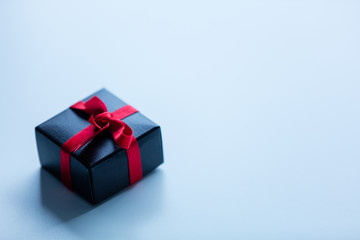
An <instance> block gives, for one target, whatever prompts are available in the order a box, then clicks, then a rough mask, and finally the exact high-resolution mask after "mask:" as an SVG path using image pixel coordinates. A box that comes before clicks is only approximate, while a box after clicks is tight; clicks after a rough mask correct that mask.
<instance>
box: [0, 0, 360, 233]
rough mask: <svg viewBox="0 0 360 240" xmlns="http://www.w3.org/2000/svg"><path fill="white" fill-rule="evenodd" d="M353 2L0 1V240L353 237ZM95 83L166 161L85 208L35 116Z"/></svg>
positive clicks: (358, 119)
mask: <svg viewBox="0 0 360 240" xmlns="http://www.w3.org/2000/svg"><path fill="white" fill-rule="evenodd" d="M359 66H360V2H359V1H340V0H339V1H226V0H225V1H223V0H221V1H220V0H219V1H205V0H204V1H197V0H195V1H194V0H189V1H187V0H181V1H165V0H164V1H161V0H155V1H143V0H135V1H124V0H120V1H106V0H105V1H73V0H72V1H69V0H65V1H45V0H44V1H20V0H14V1H10V0H9V1H6V0H3V1H1V2H0V81H1V94H0V101H1V102H0V104H1V105H0V107H1V117H0V126H1V138H0V146H1V147H0V150H1V167H0V191H1V192H0V194H1V196H0V239H341V240H344V239H345V240H346V239H360V174H359V172H360V162H359V160H360V152H359V144H360V113H359V108H360V95H359V91H360V82H359V81H360V70H359ZM101 87H106V88H108V89H109V90H110V91H112V92H113V93H114V94H116V95H118V96H119V97H121V98H122V99H124V100H125V101H127V102H128V103H130V104H132V105H133V106H135V107H136V108H138V109H139V110H141V111H142V112H143V113H144V114H145V115H147V116H148V117H149V118H151V119H152V120H154V121H155V122H157V123H159V124H160V125H161V126H162V131H163V141H164V151H165V152H164V155H165V161H166V162H165V164H164V165H162V166H161V167H160V168H159V169H158V170H157V171H155V172H154V173H153V174H151V175H150V176H148V177H147V178H145V179H144V180H143V181H141V182H140V183H138V184H136V185H135V186H134V187H133V188H131V189H128V190H127V191H124V192H122V193H121V194H118V195H116V196H115V197H113V198H111V199H110V200H109V201H106V202H105V203H103V204H101V205H99V206H97V207H96V208H92V207H91V206H90V205H88V204H87V203H85V202H84V201H83V200H82V199H80V198H79V197H77V196H75V195H74V194H72V193H71V192H69V191H68V190H66V189H65V188H64V187H63V186H62V184H61V183H60V182H59V181H57V180H56V179H54V178H53V177H52V176H50V175H49V174H47V173H46V172H44V171H41V170H40V165H39V162H38V156H37V152H36V145H35V137H34V127H35V126H36V125H38V124H40V123H41V122H43V121H45V120H46V119H48V118H50V117H51V116H53V115H55V114H57V113H58V112H60V111H62V110H64V109H65V108H66V107H68V106H69V105H71V104H73V103H74V102H76V101H78V100H79V99H81V98H83V97H86V96H87V95H89V94H90V93H92V92H94V91H96V90H98V89H99V88H101Z"/></svg>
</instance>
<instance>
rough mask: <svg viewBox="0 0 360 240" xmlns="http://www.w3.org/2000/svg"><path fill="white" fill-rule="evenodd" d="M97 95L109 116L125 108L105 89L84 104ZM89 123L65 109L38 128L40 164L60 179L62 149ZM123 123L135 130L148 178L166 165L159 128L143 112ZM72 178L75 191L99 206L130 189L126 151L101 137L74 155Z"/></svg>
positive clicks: (72, 158)
mask: <svg viewBox="0 0 360 240" xmlns="http://www.w3.org/2000/svg"><path fill="white" fill-rule="evenodd" d="M94 95H96V96H98V97H99V98H100V99H101V100H102V101H103V102H104V103H105V104H106V106H107V108H108V111H110V112H112V111H115V110H116V109H118V108H120V107H122V106H124V105H126V103H125V102H123V101H122V100H120V99H119V98H117V97H115V96H114V95H113V94H111V93H110V92H109V91H107V90H106V89H102V90H100V91H98V92H96V93H94V94H92V95H90V96H89V97H87V98H86V99H84V101H86V100H87V99H89V98H91V97H92V96H94ZM134 107H136V106H134ZM87 119H88V116H87V115H85V114H82V113H79V112H78V111H74V110H71V109H66V110H65V111H63V112H61V113H59V114H58V115H56V116H55V117H53V118H51V119H49V120H48V121H46V122H44V123H42V124H40V125H39V126H37V127H36V128H35V132H36V142H37V147H38V152H39V158H40V163H41V165H42V166H43V167H44V168H45V169H46V170H48V171H49V172H50V173H51V174H52V175H54V176H55V177H57V178H58V179H60V147H61V145H62V144H63V143H64V142H66V141H67V140H68V139H69V138H71V137H72V136H73V135H75V134H76V133H78V132H80V131H81V130H82V129H84V128H85V127H87V126H88V125H89V123H88V121H87ZM123 121H124V122H126V123H127V124H128V125H129V126H130V127H131V128H132V129H133V132H134V136H135V137H136V139H137V141H138V144H139V147H140V154H141V161H142V170H143V175H146V174H147V173H149V172H151V171H152V170H153V169H155V168H156V167H157V166H158V165H160V164H161V163H162V162H163V153H162V140H161V131H160V127H159V126H158V125H157V124H155V123H154V122H152V121H151V120H149V119H148V118H146V117H145V116H144V115H142V114H141V113H140V112H138V113H135V114H133V115H131V116H129V117H127V118H125V119H123ZM71 176H72V184H73V191H74V192H76V193H78V194H79V195H81V196H82V197H84V198H85V199H87V200H88V201H89V202H92V203H98V202H100V201H102V200H104V199H106V198H107V197H109V196H111V195H113V194H114V193H116V192H118V191H120V190H121V189H123V188H125V187H127V186H129V173H128V163H127V156H126V151H125V150H124V149H122V148H120V147H118V146H117V145H116V144H115V142H114V141H113V138H112V136H111V134H109V133H104V134H101V135H99V136H97V137H96V138H95V139H93V140H92V141H90V142H89V143H88V144H87V145H85V146H83V147H82V148H80V149H79V150H78V151H77V152H75V153H73V154H72V157H71ZM64 187H65V186H64Z"/></svg>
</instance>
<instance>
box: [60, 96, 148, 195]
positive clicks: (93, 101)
mask: <svg viewBox="0 0 360 240" xmlns="http://www.w3.org/2000/svg"><path fill="white" fill-rule="evenodd" d="M70 108H72V109H76V110H80V111H83V112H85V113H87V114H88V115H90V118H89V120H88V121H89V122H90V123H91V125H90V126H89V127H87V128H85V129H83V130H82V131H81V132H79V133H78V134H76V135H75V136H73V137H72V138H70V139H69V140H68V141H66V142H65V143H64V144H63V146H62V147H61V152H60V154H61V175H62V180H63V182H64V183H65V185H67V186H68V187H69V188H71V186H72V184H71V176H70V162H69V161H70V154H71V153H72V152H75V151H77V150H78V149H79V148H80V147H82V146H84V145H85V144H86V143H88V142H89V141H91V139H93V138H95V137H96V136H97V135H98V134H100V133H101V132H103V131H105V130H108V131H109V132H110V133H111V134H112V135H113V138H114V140H115V143H116V144H117V145H118V146H119V147H122V148H124V149H126V152H127V155H128V162H129V175H130V184H133V183H135V182H136V181H138V180H139V179H141V177H142V171H141V161H140V151H139V146H138V143H137V141H136V139H135V137H134V136H133V131H132V129H131V128H130V127H129V126H128V125H127V124H126V123H125V122H123V121H122V120H121V119H123V118H125V117H127V116H130V115H132V114H134V113H136V112H137V110H136V109H135V108H133V107H131V106H130V105H126V106H124V107H122V108H120V109H118V110H116V111H114V112H112V113H110V112H108V110H107V107H106V105H105V104H104V103H103V102H102V101H101V100H100V98H98V97H96V96H94V97H92V98H90V99H89V100H88V101H86V102H82V101H80V102H77V103H75V104H74V105H72V106H71V107H70Z"/></svg>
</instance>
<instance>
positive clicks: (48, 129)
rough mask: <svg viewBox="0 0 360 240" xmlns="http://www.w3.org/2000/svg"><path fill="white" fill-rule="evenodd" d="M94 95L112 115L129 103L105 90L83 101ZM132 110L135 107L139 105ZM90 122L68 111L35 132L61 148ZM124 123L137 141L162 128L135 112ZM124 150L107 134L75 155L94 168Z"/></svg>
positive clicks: (98, 137) (76, 112)
mask: <svg viewBox="0 0 360 240" xmlns="http://www.w3.org/2000/svg"><path fill="white" fill-rule="evenodd" d="M93 96H97V97H99V98H100V99H101V100H102V101H103V102H104V103H105V105H106V107H107V109H108V111H109V112H113V111H115V110H117V109H119V108H121V107H123V106H125V105H127V103H125V102H124V101H122V100H121V99H119V98H118V97H116V96H115V95H113V94H112V93H110V92H109V91H108V90H106V89H101V90H99V91H97V92H95V93H94V94H92V95H90V96H88V97H87V98H85V99H83V101H87V100H88V99H90V98H91V97H93ZM133 107H135V108H136V106H133ZM88 119H89V116H88V115H86V114H84V113H81V112H80V111H74V110H72V109H70V108H68V109H66V110H64V111H63V112H61V113H59V114H57V115H56V116H54V117H53V118H51V119H49V120H47V121H46V122H44V123H42V124H40V125H39V126H37V127H36V129H37V130H38V131H39V132H41V133H42V134H43V135H45V136H46V137H48V138H49V139H51V140H52V141H53V142H54V143H56V144H57V145H59V147H61V146H62V145H63V144H64V143H65V142H66V141H67V140H68V139H70V138H71V137H73V136H74V135H75V134H77V133H79V132H80V131H81V130H83V129H84V128H86V127H87V126H89V125H90V123H89V122H88ZM122 120H123V121H124V122H125V123H126V124H128V125H129V126H130V127H131V129H132V130H133V134H134V137H135V138H136V139H139V138H141V137H142V136H144V135H146V134H148V133H150V132H151V131H152V130H153V129H155V128H158V127H159V126H158V125H157V124H156V123H154V122H153V121H151V120H150V119H148V118H147V117H145V116H144V115H143V114H142V113H140V112H137V113H134V114H132V115H130V116H128V117H126V118H124V119H122ZM121 150H123V149H122V148H121V147H119V146H118V145H116V143H115V141H114V140H113V136H112V135H111V133H109V132H108V131H104V132H103V133H101V134H99V135H98V136H96V138H94V139H92V140H91V141H90V142H89V143H87V144H86V145H84V146H83V147H81V148H80V149H79V150H77V151H76V152H74V153H72V156H74V157H75V158H76V159H78V160H79V161H81V162H82V163H83V164H84V165H85V166H87V167H93V166H95V165H97V164H98V163H100V162H102V160H103V159H105V158H107V157H109V156H110V155H112V154H115V153H117V152H119V151H121ZM59 154H60V152H59Z"/></svg>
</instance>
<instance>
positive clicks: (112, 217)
mask: <svg viewBox="0 0 360 240" xmlns="http://www.w3.org/2000/svg"><path fill="white" fill-rule="evenodd" d="M163 192H164V173H163V171H162V170H161V169H157V170H155V171H153V172H152V173H150V174H149V175H147V176H145V177H144V178H143V179H142V180H141V181H140V182H138V183H137V184H135V185H134V186H131V187H129V188H126V189H124V190H123V191H121V192H119V193H118V194H116V195H114V196H113V197H111V198H109V199H108V200H106V201H104V202H102V203H100V204H97V205H91V204H89V203H88V202H87V201H85V200H84V199H82V198H81V197H80V196H78V195H77V194H75V193H73V192H71V191H70V190H68V189H67V188H66V187H64V185H63V184H62V183H61V182H60V181H59V180H58V179H56V178H55V177H53V176H52V175H51V174H50V173H48V172H47V171H46V170H44V169H41V171H40V195H41V197H40V199H41V205H42V206H43V207H44V208H45V209H46V210H48V211H49V212H51V213H52V214H53V215H55V216H56V217H57V218H58V219H60V221H61V222H68V221H69V222H68V223H67V224H66V225H68V227H71V228H72V229H73V231H74V232H78V233H79V234H80V235H87V234H90V233H91V232H92V231H93V230H94V229H97V228H99V227H101V228H105V229H107V230H108V231H109V233H110V232H113V231H116V232H117V231H119V230H120V229H122V231H125V232H126V231H128V230H131V227H130V228H129V226H132V225H136V224H139V223H141V222H142V221H143V220H149V219H151V218H152V216H154V215H156V213H157V212H159V210H160V208H161V207H162V204H163V201H162V199H163ZM75 218H76V220H75ZM71 220H73V221H71ZM125 228H126V229H125ZM125 232H123V233H125ZM128 234H130V235H132V233H130V232H128Z"/></svg>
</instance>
